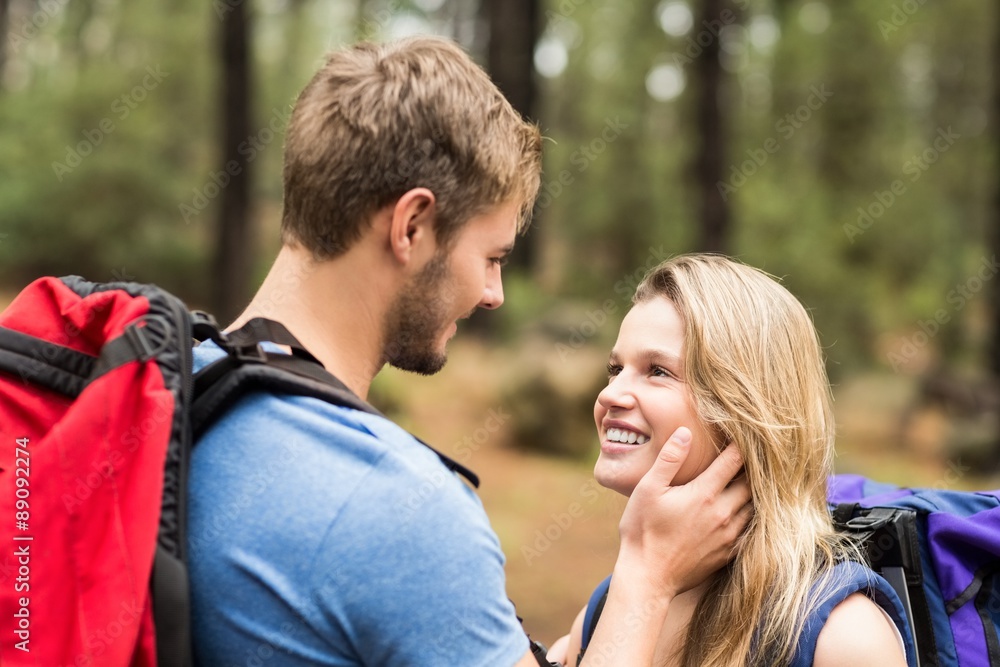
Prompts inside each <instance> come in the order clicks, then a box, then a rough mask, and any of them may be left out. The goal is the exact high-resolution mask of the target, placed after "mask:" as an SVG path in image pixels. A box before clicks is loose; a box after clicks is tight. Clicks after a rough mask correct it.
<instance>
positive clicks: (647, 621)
mask: <svg viewBox="0 0 1000 667" xmlns="http://www.w3.org/2000/svg"><path fill="white" fill-rule="evenodd" d="M690 444H691V432H690V431H689V430H688V429H686V428H683V427H682V428H679V429H677V431H676V432H675V433H674V434H673V435H672V436H671V437H670V439H669V440H668V441H667V443H666V444H665V445H664V447H663V449H662V450H660V454H659V456H657V459H656V462H655V463H654V464H653V467H652V468H651V469H650V470H649V472H647V473H646V475H645V476H644V477H643V478H642V480H640V482H639V484H638V485H637V486H636V488H635V491H634V492H633V493H632V497H631V498H630V499H629V502H628V505H627V506H626V507H625V512H624V514H623V515H622V520H621V523H620V524H619V532H620V533H621V548H620V549H619V552H618V561H617V562H616V563H615V569H614V576H613V577H612V578H611V588H610V590H609V592H608V599H607V602H606V604H605V607H604V611H603V613H602V614H601V621H600V622H599V623H598V624H597V629H596V630H595V632H594V636H593V639H592V640H591V642H590V645H589V647H588V648H587V654H586V657H585V659H584V661H583V665H584V666H585V667H597V666H599V665H648V664H650V663H651V661H652V659H653V652H654V650H655V649H656V642H657V639H658V638H659V635H660V630H661V629H662V627H663V622H664V620H665V619H666V615H667V608H668V607H669V606H670V603H671V601H672V600H673V598H674V596H676V595H677V594H679V593H681V592H683V591H685V590H688V589H689V588H692V587H693V586H695V585H697V584H698V583H700V582H701V581H703V580H704V579H705V577H707V576H708V575H709V574H711V573H712V572H714V571H715V570H717V569H719V568H720V567H722V566H723V565H725V563H727V562H728V561H729V560H730V558H731V557H732V550H733V546H734V545H735V542H736V539H737V538H738V537H739V535H740V533H742V532H743V529H744V528H745V527H746V526H747V524H748V523H749V521H750V516H751V514H752V511H753V510H752V508H751V506H750V505H749V502H750V489H749V487H748V486H747V483H746V481H745V480H743V479H737V480H735V481H734V480H733V478H734V477H735V476H736V475H737V473H739V471H740V469H741V467H742V465H743V460H742V457H741V456H740V454H739V452H738V451H737V450H736V448H735V447H727V448H726V449H725V450H724V451H723V452H722V454H720V455H719V457H718V458H717V459H716V460H715V461H714V462H713V463H712V465H711V466H709V468H708V469H707V470H705V472H703V473H702V474H701V475H699V476H698V477H697V478H695V479H694V480H692V481H691V482H689V483H688V484H685V485H683V486H677V487H673V486H670V482H671V480H672V479H673V478H674V475H676V474H677V471H678V470H679V469H680V467H681V464H682V463H683V462H684V459H685V458H686V457H687V454H688V451H689V450H690ZM526 664H528V663H526ZM518 667H520V664H519V665H518Z"/></svg>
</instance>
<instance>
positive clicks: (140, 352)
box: [122, 315, 170, 361]
mask: <svg viewBox="0 0 1000 667" xmlns="http://www.w3.org/2000/svg"><path fill="white" fill-rule="evenodd" d="M140 324H144V326H139V325H140ZM154 324H156V325H159V329H158V330H154V329H153V325H154ZM169 331H170V326H169V324H167V322H166V321H165V320H164V319H163V318H162V317H160V316H159V315H148V316H144V317H141V318H140V319H138V320H136V321H135V322H133V323H132V324H129V325H128V326H127V327H125V330H124V331H123V332H122V336H123V337H124V338H125V340H127V341H128V343H129V345H131V346H132V349H133V350H134V351H135V358H136V359H138V360H139V361H148V360H149V359H152V358H153V357H155V356H156V355H158V354H159V353H160V352H162V351H163V350H165V349H167V345H169V344H170V336H169ZM156 335H159V342H158V343H154V342H153V341H154V340H155V336H156Z"/></svg>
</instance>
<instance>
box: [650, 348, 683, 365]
mask: <svg viewBox="0 0 1000 667" xmlns="http://www.w3.org/2000/svg"><path fill="white" fill-rule="evenodd" d="M640 357H641V358H642V359H644V360H646V361H658V362H660V363H664V364H666V365H668V366H673V367H675V368H681V367H682V366H683V365H684V360H683V359H682V358H681V356H680V355H679V354H675V353H673V352H670V351H668V350H661V349H659V348H652V347H651V348H646V349H645V350H642V352H641V353H640Z"/></svg>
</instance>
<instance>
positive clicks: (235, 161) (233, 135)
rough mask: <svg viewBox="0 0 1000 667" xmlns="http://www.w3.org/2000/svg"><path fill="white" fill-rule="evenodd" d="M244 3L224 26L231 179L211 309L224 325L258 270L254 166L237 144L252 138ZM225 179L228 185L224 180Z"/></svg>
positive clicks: (222, 108)
mask: <svg viewBox="0 0 1000 667" xmlns="http://www.w3.org/2000/svg"><path fill="white" fill-rule="evenodd" d="M247 4H248V3H245V2H240V3H234V4H232V5H229V6H228V7H227V8H228V11H227V13H226V14H225V15H224V16H223V17H222V20H221V22H220V29H221V33H220V40H219V41H220V56H221V61H220V64H221V68H220V69H221V75H222V82H221V85H220V86H219V90H220V91H221V93H222V97H221V99H220V100H219V112H220V118H219V120H220V125H219V129H220V137H221V140H222V145H221V149H222V150H221V151H220V155H221V156H222V163H221V165H220V167H219V172H218V173H220V174H223V175H225V176H226V177H228V179H229V182H228V184H226V185H222V184H220V185H219V189H220V191H221V192H220V195H219V220H218V228H217V229H216V246H215V257H214V261H213V269H214V271H213V275H212V280H213V284H214V286H215V291H214V295H213V303H212V307H213V309H214V311H215V314H216V316H217V317H218V318H219V320H220V322H223V321H224V322H228V321H230V320H231V319H232V318H234V317H235V316H236V315H237V314H239V312H240V311H241V310H242V308H243V306H244V305H245V304H246V302H247V301H248V299H249V297H250V296H251V294H250V277H251V270H252V266H253V256H252V254H253V253H252V251H253V247H254V244H253V242H252V237H253V233H252V226H251V220H250V186H251V168H252V165H251V164H250V162H248V161H245V160H243V159H242V158H241V156H240V155H239V153H238V150H237V148H238V146H239V145H240V143H241V142H243V141H246V139H247V137H250V136H251V135H252V134H253V130H252V127H251V120H250V118H251V112H250V108H251V104H252V95H251V91H250V88H251V81H250V79H251V76H250V69H251V60H250V47H249V41H250V40H249V36H250V17H249V13H248V10H247ZM220 181H222V182H223V183H224V182H225V181H224V180H223V179H222V178H221V177H220Z"/></svg>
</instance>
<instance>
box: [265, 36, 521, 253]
mask: <svg viewBox="0 0 1000 667" xmlns="http://www.w3.org/2000/svg"><path fill="white" fill-rule="evenodd" d="M540 171H541V136H540V134H539V131H538V128H537V127H536V126H534V125H531V124H529V123H527V122H525V121H524V119H523V118H521V116H520V115H519V114H518V113H517V112H516V111H515V110H514V109H513V108H512V107H511V106H510V103H509V102H507V100H506V99H505V98H504V97H503V95H502V94H501V93H500V91H499V90H498V89H497V88H496V86H495V85H494V84H493V82H492V81H490V79H489V77H488V76H487V74H486V73H485V72H484V71H483V70H482V69H481V68H480V67H478V66H477V65H476V64H475V63H473V62H472V60H471V59H470V58H469V56H468V55H466V53H465V52H464V51H462V49H461V48H459V47H458V46H456V45H455V44H454V43H452V42H449V41H447V40H444V39H439V38H429V37H420V38H413V39H408V40H403V41H400V42H395V43H390V44H371V43H361V44H356V45H354V46H351V47H349V48H347V49H344V50H342V51H337V52H334V53H332V54H331V55H330V56H329V57H328V59H327V61H326V64H325V65H324V66H323V67H322V68H321V69H320V71H319V72H317V73H316V75H315V76H314V77H313V78H312V80H311V81H310V82H309V84H308V85H307V86H306V87H305V89H304V90H303V91H302V93H301V94H300V95H299V98H298V100H297V102H296V103H295V109H294V111H293V112H292V118H291V121H290V123H289V126H288V133H287V137H286V141H285V165H284V187H285V201H284V213H283V215H282V221H281V230H282V240H283V241H284V242H285V243H298V244H301V245H303V246H305V247H306V248H307V249H309V250H310V251H311V252H312V254H313V256H314V257H315V258H316V259H318V260H322V259H328V258H331V257H336V256H337V255H340V254H341V253H343V252H345V251H346V250H347V249H348V248H349V247H350V246H351V245H352V244H353V243H354V242H355V241H357V240H358V239H359V238H360V237H361V235H362V233H363V231H364V229H365V227H366V226H367V224H368V223H369V221H370V220H371V216H372V215H373V214H374V213H375V212H376V211H378V210H379V209H381V208H382V207H384V206H387V205H389V204H392V203H394V202H395V201H396V200H397V199H399V197H401V196H402V195H403V194H404V193H406V192H407V191H408V190H411V189H413V188H416V187H425V188H428V189H429V190H431V191H432V192H433V193H434V195H435V197H436V209H435V213H436V215H435V225H436V230H435V231H436V236H437V239H438V242H439V243H441V244H442V245H444V246H447V244H448V242H449V240H451V239H452V238H453V237H454V234H455V232H456V231H457V230H458V229H459V228H460V227H461V226H462V225H463V224H464V223H466V222H467V221H468V220H469V219H470V218H472V217H474V216H476V215H480V214H482V213H485V212H486V211H488V210H489V209H491V208H492V207H495V206H497V205H499V204H503V203H508V202H517V203H519V204H520V205H521V220H520V221H519V229H523V227H524V226H525V225H526V224H527V220H528V218H529V216H530V212H531V207H532V206H533V204H534V200H535V196H536V195H537V193H538V186H539V179H540Z"/></svg>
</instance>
